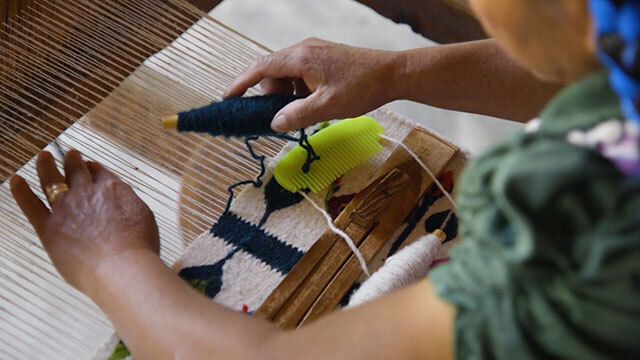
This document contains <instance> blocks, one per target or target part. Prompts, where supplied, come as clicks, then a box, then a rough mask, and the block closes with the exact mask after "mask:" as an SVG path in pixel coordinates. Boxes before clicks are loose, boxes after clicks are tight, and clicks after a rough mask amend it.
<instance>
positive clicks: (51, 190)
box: [45, 182, 69, 204]
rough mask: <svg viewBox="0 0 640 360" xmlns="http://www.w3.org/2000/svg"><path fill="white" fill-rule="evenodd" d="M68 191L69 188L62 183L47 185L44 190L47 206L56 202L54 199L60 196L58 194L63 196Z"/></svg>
mask: <svg viewBox="0 0 640 360" xmlns="http://www.w3.org/2000/svg"><path fill="white" fill-rule="evenodd" d="M67 191H69V186H67V184H65V183H63V182H59V183H55V184H51V185H47V187H46V188H45V192H46V193H47V194H46V195H47V200H48V201H49V204H53V202H54V201H56V198H57V197H58V196H60V194H64V193H66V192H67Z"/></svg>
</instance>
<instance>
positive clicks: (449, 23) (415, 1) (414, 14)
mask: <svg viewBox="0 0 640 360" xmlns="http://www.w3.org/2000/svg"><path fill="white" fill-rule="evenodd" d="M358 1H359V2H360V3H362V4H364V5H367V6H369V7H370V8H372V9H373V10H375V11H377V12H378V13H379V14H380V15H382V16H384V17H387V18H389V19H391V20H393V21H395V22H397V23H403V24H408V25H409V26H411V29H413V31H415V32H416V33H419V34H422V35H423V36H425V37H426V38H428V39H431V40H433V41H435V42H437V43H441V44H448V43H455V42H463V41H471V40H480V39H485V38H486V37H487V35H486V33H485V32H484V30H483V29H482V26H481V25H480V23H479V22H478V21H477V20H476V18H475V17H474V16H473V13H472V11H471V9H470V8H469V6H468V4H467V0H358Z"/></svg>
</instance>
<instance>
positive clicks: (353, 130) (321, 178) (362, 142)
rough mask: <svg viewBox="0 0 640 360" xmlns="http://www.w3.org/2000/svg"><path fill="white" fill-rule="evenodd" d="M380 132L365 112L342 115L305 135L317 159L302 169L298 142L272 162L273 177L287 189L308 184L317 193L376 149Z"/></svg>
mask: <svg viewBox="0 0 640 360" xmlns="http://www.w3.org/2000/svg"><path fill="white" fill-rule="evenodd" d="M380 134H384V129H383V128H382V126H380V124H378V122H377V121H376V120H374V119H373V118H371V117H369V116H360V117H357V118H353V119H346V120H342V121H340V122H338V123H335V124H333V125H331V126H328V127H326V128H324V129H322V130H320V131H318V132H317V133H315V134H313V135H312V136H310V137H309V143H310V144H311V146H312V147H313V149H314V150H315V152H316V154H317V155H318V156H320V160H317V161H314V162H313V163H312V164H311V168H310V169H309V172H307V173H304V172H303V171H302V166H303V164H304V163H305V161H306V159H307V151H306V150H305V149H303V148H302V147H301V146H300V145H298V146H296V147H295V148H293V149H292V150H291V151H289V152H288V153H287V154H286V155H285V156H283V157H282V159H280V161H279V162H278V164H277V165H276V168H275V170H274V172H273V173H274V176H275V178H276V181H277V182H278V183H279V184H280V186H282V187H283V188H285V189H287V190H289V191H291V192H297V191H298V190H302V189H307V188H308V189H310V190H311V192H313V193H317V192H318V191H320V190H322V189H324V188H325V187H327V186H329V184H331V183H332V182H333V181H334V180H335V179H337V178H338V177H340V176H342V175H344V174H345V173H346V172H347V171H349V170H351V169H353V168H355V167H356V166H358V165H360V164H361V163H362V162H363V161H365V160H367V159H368V158H370V157H372V156H373V155H375V154H377V153H378V152H380V150H382V145H380V143H379V140H380Z"/></svg>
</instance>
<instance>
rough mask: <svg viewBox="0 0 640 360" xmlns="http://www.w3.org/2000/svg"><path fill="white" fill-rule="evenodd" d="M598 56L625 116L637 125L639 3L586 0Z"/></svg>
mask: <svg viewBox="0 0 640 360" xmlns="http://www.w3.org/2000/svg"><path fill="white" fill-rule="evenodd" d="M589 3H590V8H591V12H592V14H593V18H594V20H595V27H596V33H597V35H598V40H599V41H598V44H599V48H600V49H599V52H598V56H599V58H600V60H601V61H602V63H603V64H604V65H605V66H606V67H607V68H608V69H609V74H610V81H611V86H612V87H613V89H614V90H615V92H616V93H617V94H618V96H619V97H620V100H621V101H620V103H621V105H622V109H623V111H624V113H625V115H626V116H627V117H628V118H629V119H630V120H632V121H635V122H637V123H638V124H640V112H639V111H638V110H639V109H640V1H638V0H590V2H589Z"/></svg>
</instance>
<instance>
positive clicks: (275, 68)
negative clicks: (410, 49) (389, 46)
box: [224, 38, 403, 132]
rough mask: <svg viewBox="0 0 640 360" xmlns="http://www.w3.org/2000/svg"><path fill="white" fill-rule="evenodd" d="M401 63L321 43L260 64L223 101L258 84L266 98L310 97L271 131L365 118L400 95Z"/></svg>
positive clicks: (286, 111) (284, 113)
mask: <svg viewBox="0 0 640 360" xmlns="http://www.w3.org/2000/svg"><path fill="white" fill-rule="evenodd" d="M402 63H403V62H402V60H401V57H400V56H399V55H398V54H397V53H394V52H389V51H381V50H372V49H364V48H356V47H351V46H346V45H342V44H336V43H331V42H328V41H323V40H319V39H314V38H311V39H307V40H304V41H303V42H301V43H299V44H297V45H294V46H292V47H289V48H287V49H284V50H281V51H277V52H275V53H273V54H271V55H267V56H264V57H261V58H259V59H258V60H256V61H255V62H254V63H253V64H252V65H251V66H249V68H247V69H246V70H245V71H244V72H243V73H242V74H240V75H239V76H238V77H237V79H236V80H235V81H234V82H233V84H231V86H230V87H229V89H228V90H227V91H226V93H225V95H224V97H225V98H231V97H236V96H242V95H243V94H244V93H245V92H246V91H247V89H249V88H250V87H252V86H254V85H256V84H258V83H260V82H262V83H261V85H262V87H263V90H264V91H265V93H268V94H269V93H289V94H291V93H293V92H294V91H295V93H296V94H300V95H309V96H307V97H306V98H304V99H300V100H296V101H294V102H292V103H290V104H289V105H287V106H285V107H284V108H283V109H282V110H280V112H278V114H276V116H275V117H274V120H273V122H272V123H271V127H272V128H273V129H274V130H275V131H279V132H286V131H291V130H296V129H300V128H304V127H306V126H309V125H312V124H315V123H318V122H322V121H327V120H332V119H343V118H347V117H354V116H359V115H362V114H364V113H366V112H368V111H371V110H374V109H376V108H378V107H380V106H382V105H384V104H386V103H387V102H390V101H393V100H396V99H397V98H398V96H399V94H400V91H399V86H401V85H402V84H401V81H398V80H397V79H398V74H400V73H401V71H402V70H403V65H402Z"/></svg>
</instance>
